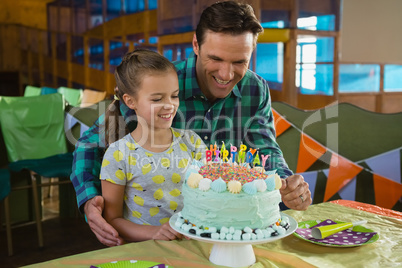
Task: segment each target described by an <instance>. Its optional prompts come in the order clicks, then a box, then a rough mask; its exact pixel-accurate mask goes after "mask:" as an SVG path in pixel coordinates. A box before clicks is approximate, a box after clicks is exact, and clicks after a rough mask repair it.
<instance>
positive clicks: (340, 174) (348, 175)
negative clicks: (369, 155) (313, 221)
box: [324, 153, 363, 202]
mask: <svg viewBox="0 0 402 268" xmlns="http://www.w3.org/2000/svg"><path fill="white" fill-rule="evenodd" d="M362 170H363V168H362V167H361V166H359V165H356V164H355V163H353V162H352V161H350V160H348V159H346V158H344V157H342V156H340V155H338V154H335V153H333V154H332V157H331V163H330V167H329V173H328V180H327V186H326V188H325V194H324V202H326V201H328V199H330V198H331V197H332V196H333V195H334V194H336V193H337V192H338V191H339V190H340V189H342V188H343V187H344V186H345V185H346V184H348V182H350V181H351V180H352V179H353V178H354V177H356V175H357V174H359V173H360V171H362Z"/></svg>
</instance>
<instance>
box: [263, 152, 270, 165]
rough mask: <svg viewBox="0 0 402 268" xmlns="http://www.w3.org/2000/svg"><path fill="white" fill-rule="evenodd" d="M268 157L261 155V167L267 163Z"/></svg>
mask: <svg viewBox="0 0 402 268" xmlns="http://www.w3.org/2000/svg"><path fill="white" fill-rule="evenodd" d="M268 157H269V154H267V155H263V154H261V159H262V166H263V167H265V162H266V161H267V159H268Z"/></svg>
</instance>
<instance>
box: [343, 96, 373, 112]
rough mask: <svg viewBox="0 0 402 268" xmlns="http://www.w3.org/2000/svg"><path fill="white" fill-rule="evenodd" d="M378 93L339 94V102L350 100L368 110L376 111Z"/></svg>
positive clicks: (349, 101)
mask: <svg viewBox="0 0 402 268" xmlns="http://www.w3.org/2000/svg"><path fill="white" fill-rule="evenodd" d="M376 98H377V94H339V102H340V103H341V102H348V103H351V104H354V105H356V106H358V107H360V108H363V109H366V110H368V111H372V112H375V111H376Z"/></svg>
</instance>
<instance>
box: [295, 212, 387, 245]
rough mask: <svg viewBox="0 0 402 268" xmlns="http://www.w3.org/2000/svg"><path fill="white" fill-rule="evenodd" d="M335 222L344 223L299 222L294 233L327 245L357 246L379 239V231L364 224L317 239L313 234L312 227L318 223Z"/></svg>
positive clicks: (303, 238)
mask: <svg viewBox="0 0 402 268" xmlns="http://www.w3.org/2000/svg"><path fill="white" fill-rule="evenodd" d="M335 223H344V222H343V221H332V220H329V219H327V220H311V221H303V222H299V223H298V228H297V230H296V232H294V233H293V235H295V236H296V237H298V238H300V239H302V240H304V241H307V242H310V243H313V244H317V245H321V246H327V247H357V246H362V245H367V244H371V243H374V242H375V241H377V240H378V238H379V235H378V233H376V232H374V231H373V230H371V229H368V228H365V227H363V226H360V225H359V226H354V227H353V228H352V229H348V230H345V231H342V232H338V233H336V234H333V235H330V236H328V237H326V238H325V239H315V238H313V237H312V236H311V228H312V227H314V226H316V225H328V224H335Z"/></svg>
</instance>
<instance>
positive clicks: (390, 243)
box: [28, 203, 402, 268]
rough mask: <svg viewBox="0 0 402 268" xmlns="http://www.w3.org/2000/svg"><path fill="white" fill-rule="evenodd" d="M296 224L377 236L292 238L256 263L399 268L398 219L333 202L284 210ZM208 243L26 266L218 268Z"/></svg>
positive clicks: (152, 246) (145, 247) (132, 248)
mask: <svg viewBox="0 0 402 268" xmlns="http://www.w3.org/2000/svg"><path fill="white" fill-rule="evenodd" d="M285 213H286V214H288V215H290V216H291V217H293V218H294V219H295V220H296V221H298V222H301V221H306V220H315V219H321V220H324V219H332V220H339V221H357V220H363V219H366V220H367V221H368V223H367V224H365V225H364V226H365V227H367V228H369V229H372V230H373V231H375V232H378V233H379V239H378V241H376V242H375V243H371V244H368V245H363V246H358V247H352V248H335V247H325V246H319V245H316V244H312V243H309V242H306V241H303V240H301V239H299V238H297V237H295V236H294V235H290V236H288V237H286V238H283V239H280V240H276V241H273V242H271V243H266V244H261V245H255V246H254V252H255V255H256V259H257V261H256V263H255V264H254V265H252V266H251V267H252V268H263V267H264V268H265V267H331V268H335V267H354V268H355V267H364V268H366V267H402V220H401V219H396V218H392V217H387V216H383V215H378V214H374V213H370V212H366V211H362V210H358V209H355V208H350V207H345V206H341V205H339V204H333V203H322V204H317V205H312V206H310V207H309V208H308V209H307V210H306V211H293V210H288V211H285ZM211 247H212V244H209V243H204V242H199V241H195V240H183V241H170V242H166V241H146V242H141V243H131V244H126V245H123V246H118V247H112V248H107V249H101V250H97V251H92V252H88V253H83V254H78V255H73V256H69V257H64V258H60V259H55V260H52V261H48V262H43V263H40V264H34V265H30V266H28V267H77V268H78V267H86V268H89V267H90V265H96V264H100V263H105V262H110V261H116V260H148V261H155V262H160V263H164V264H167V265H171V266H173V267H175V268H179V267H183V268H184V267H185V268H188V267H222V266H218V265H213V264H212V263H211V262H209V260H208V258H209V252H210V250H211Z"/></svg>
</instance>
